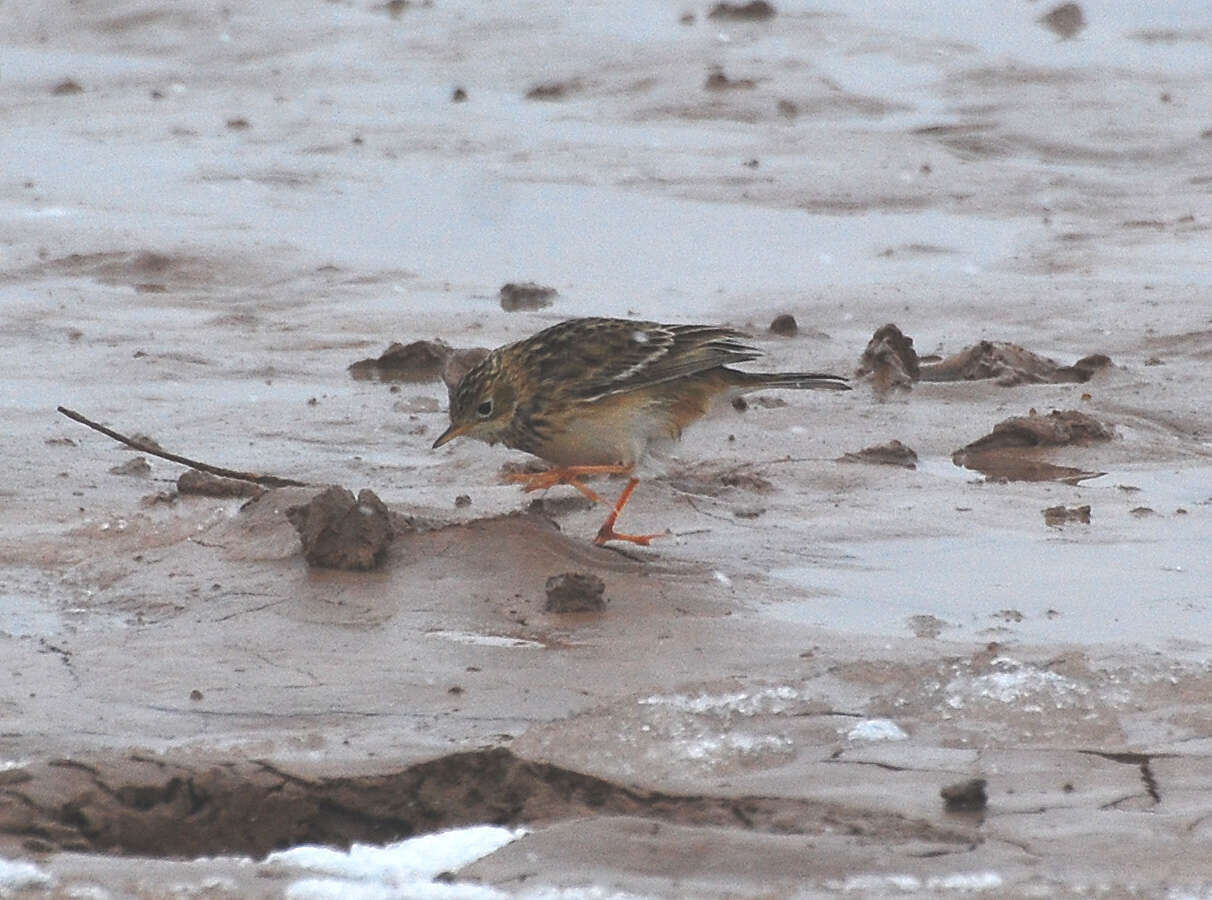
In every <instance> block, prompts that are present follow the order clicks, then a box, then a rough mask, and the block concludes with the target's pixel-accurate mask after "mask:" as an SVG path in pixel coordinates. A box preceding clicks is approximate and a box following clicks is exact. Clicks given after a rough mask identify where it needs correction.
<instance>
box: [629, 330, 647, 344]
mask: <svg viewBox="0 0 1212 900" xmlns="http://www.w3.org/2000/svg"><path fill="white" fill-rule="evenodd" d="M631 339H632V340H633V341H635V342H636V343H637V344H647V343H648V341H649V340H651V339H650V338H649V337H648V332H646V331H633V332H631Z"/></svg>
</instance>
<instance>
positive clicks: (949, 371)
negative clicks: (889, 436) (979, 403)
mask: <svg viewBox="0 0 1212 900" xmlns="http://www.w3.org/2000/svg"><path fill="white" fill-rule="evenodd" d="M1111 365H1112V363H1111V359H1110V357H1108V356H1107V355H1106V354H1103V353H1092V354H1090V355H1089V356H1083V357H1082V358H1081V359H1079V360H1078V361H1077V362H1075V363H1074V364H1073V365H1071V366H1065V365H1061V364H1060V363H1058V362H1057V361H1056V360H1054V359H1049V358H1048V357H1046V356H1041V355H1040V354H1038V353H1033V352H1032V351H1030V350H1027V349H1024V348H1023V347H1020V346H1019V345H1018V344H1013V343H1010V342H1009V341H980V342H978V343H976V344H973V345H972V346H971V347H966V348H964V349H963V350H961V351H959V352H958V353H953V354H952V355H951V356H948V357H946V358H945V359H942V360H939V361H937V362H930V363H925V362H923V361H922V360H921V359H919V357H918V355H917V352H916V351H915V350H914V349H913V338H911V337H908V336H906V335H905V334H904V333H902V332H901V330H900V329H899V328H897V327H896V325H893V324H891V323H890V324H888V325H884V326H883V327H882V328H879V329H878V330H877V331H876V332H875V334H873V335H872V336H871V340H870V341H868V342H867V347H866V349H864V350H863V355H862V357H861V358H860V359H859V365H858V369H857V370H856V371H855V374H856V375H858V376H859V377H863V376H867V375H870V376H871V380H872V383H873V385H874V387H875V389H876V391H877V392H878V393H886V392H888V391H890V390H892V389H893V388H898V387H899V388H904V389H906V390H908V389H909V388H910V387H912V385H913V382H915V381H939V382H948V381H982V380H985V379H993V380H995V381H996V382H997V383H998V384H1000V385H1003V386H1006V387H1011V386H1014V385H1019V384H1069V383H1072V384H1084V383H1085V382H1087V381H1089V380H1090V379H1091V378H1092V377H1094V375H1095V373H1097V372H1100V371H1102V370H1103V369H1106V368H1108V367H1110V366H1111Z"/></svg>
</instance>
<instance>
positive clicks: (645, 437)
mask: <svg viewBox="0 0 1212 900" xmlns="http://www.w3.org/2000/svg"><path fill="white" fill-rule="evenodd" d="M578 413H579V414H578ZM676 434H677V429H676V427H675V426H674V424H673V422H672V421H671V420H670V418H669V415H668V413H667V412H666V411H663V410H661V409H654V408H652V407H650V406H646V405H644V404H637V403H634V402H631V403H628V402H619V401H618V399H616V398H614V397H610V398H605V400H604V401H599V402H598V403H593V404H586V406H585V407H584V411H583V412H581V411H577V412H574V413H573V414H572V415H570V416H569V417H568V419H567V421H566V423H565V425H564V427H563V428H561V429H559V430H558V431H556V432H554V433H552V434H550V435H549V436H548V439H547V440H546V441H544V442H543V445H542V446H541V447H539V448H537V450H536V451H535V452H536V453H537V455H538V456H541V457H542V458H543V459H545V460H547V461H548V462H550V463H554V464H555V465H557V466H613V465H624V466H631V465H635V464H636V463H638V462H639V461H640V458H641V457H642V456H643V455H644V452H645V450H646V449H647V448H648V444H649V442H650V441H653V440H660V439H669V438H672V437H676Z"/></svg>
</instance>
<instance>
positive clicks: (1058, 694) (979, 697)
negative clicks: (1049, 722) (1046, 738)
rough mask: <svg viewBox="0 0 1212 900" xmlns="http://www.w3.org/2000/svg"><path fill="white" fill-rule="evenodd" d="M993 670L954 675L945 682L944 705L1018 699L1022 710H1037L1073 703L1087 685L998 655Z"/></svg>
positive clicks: (1083, 692) (955, 705) (1074, 704)
mask: <svg viewBox="0 0 1212 900" xmlns="http://www.w3.org/2000/svg"><path fill="white" fill-rule="evenodd" d="M991 666H992V667H993V669H994V670H995V671H992V672H988V673H986V674H984V675H976V676H967V675H960V676H956V677H955V678H953V679H952V680H951V682H950V683H949V684H948V685H947V705H948V706H950V707H951V708H952V709H962V708H963V707H964V706H965V705H966V704H968V703H970V702H972V701H984V702H988V701H993V702H995V703H1017V704H1020V706H1021V708H1022V710H1023V711H1024V712H1038V711H1041V710H1042V709H1043V708H1044V704H1046V705H1047V706H1049V707H1050V708H1054V709H1064V708H1067V707H1072V706H1076V705H1077V704H1078V703H1079V702H1080V698H1081V697H1084V696H1085V695H1087V694H1089V693H1090V689H1089V688H1088V687H1086V686H1085V685H1082V684H1079V683H1078V682H1076V681H1074V680H1073V679H1072V678H1066V677H1065V676H1064V675H1058V674H1057V673H1056V672H1049V671H1048V670H1046V669H1041V668H1038V667H1037V666H1032V665H1028V664H1025V663H1021V662H1019V661H1018V660H1016V659H1011V658H1010V657H1008V656H999V657H997V658H996V659H995V660H993V662H992V663H991Z"/></svg>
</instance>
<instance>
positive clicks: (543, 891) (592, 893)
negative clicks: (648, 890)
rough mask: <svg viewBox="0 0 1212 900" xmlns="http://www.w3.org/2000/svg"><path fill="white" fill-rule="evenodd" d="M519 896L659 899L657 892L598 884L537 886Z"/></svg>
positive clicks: (564, 899) (579, 899)
mask: <svg viewBox="0 0 1212 900" xmlns="http://www.w3.org/2000/svg"><path fill="white" fill-rule="evenodd" d="M517 896H519V897H521V898H522V900H659V898H658V897H657V896H656V895H655V894H632V893H629V892H627V891H614V890H611V889H610V888H605V887H599V886H598V885H596V884H595V885H589V886H588V887H559V888H557V887H549V888H536V889H534V890H529V891H526V892H524V893H522V894H518V895H517Z"/></svg>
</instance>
